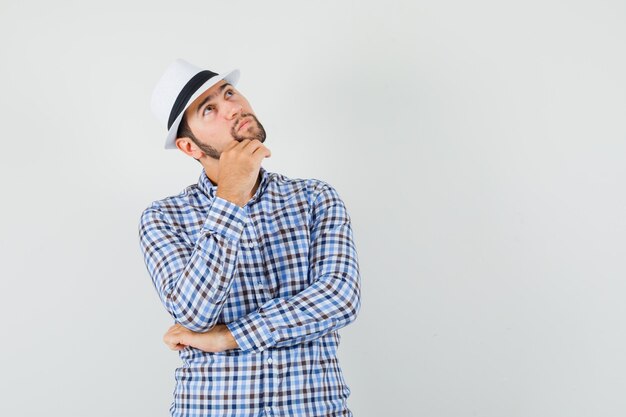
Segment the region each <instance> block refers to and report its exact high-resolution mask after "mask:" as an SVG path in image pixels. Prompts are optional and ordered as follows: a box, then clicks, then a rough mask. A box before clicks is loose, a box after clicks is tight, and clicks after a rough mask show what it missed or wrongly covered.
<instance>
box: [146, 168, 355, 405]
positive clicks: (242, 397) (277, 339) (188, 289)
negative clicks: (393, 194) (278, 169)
mask: <svg viewBox="0 0 626 417" xmlns="http://www.w3.org/2000/svg"><path fill="white" fill-rule="evenodd" d="M260 174H261V182H260V185H259V187H258V188H257V191H256V193H255V195H254V196H253V198H252V199H251V200H250V201H249V202H248V203H247V204H246V205H245V206H244V207H240V206H238V205H236V204H234V203H232V202H230V201H228V200H225V199H222V198H220V197H216V196H215V192H216V190H217V186H216V185H214V184H213V183H212V182H211V181H210V180H209V178H208V177H207V176H206V174H205V172H204V170H203V171H202V172H201V174H200V179H199V181H198V183H197V184H192V185H190V186H188V187H187V188H185V189H184V190H183V191H182V192H181V193H180V194H178V195H176V196H172V197H167V198H164V199H162V200H158V201H154V202H153V203H152V204H151V205H150V206H149V207H148V208H146V209H145V210H144V211H143V213H142V215H141V219H140V224H139V239H140V246H141V249H142V251H143V255H144V260H145V263H146V267H147V269H148V272H149V274H150V277H151V278H152V283H153V284H154V287H155V289H156V290H157V293H158V295H159V298H160V300H161V302H162V303H163V305H164V306H165V308H166V309H167V311H168V312H169V313H170V315H171V316H172V317H173V318H174V320H175V322H177V323H180V324H182V325H183V326H185V327H187V328H188V329H191V330H193V331H196V332H206V331H208V330H210V329H211V328H212V327H213V326H214V325H215V324H217V323H224V324H226V325H227V326H228V328H229V329H230V331H231V332H232V334H233V336H234V338H235V340H236V342H237V344H238V345H239V348H237V349H231V350H226V351H224V352H219V353H210V352H204V351H202V350H199V349H196V348H193V347H190V346H188V347H185V348H184V349H182V350H180V351H179V355H180V358H181V359H182V361H183V366H182V367H179V368H176V370H175V381H176V386H175V389H174V400H173V402H172V405H171V407H170V413H171V415H172V416H197V417H199V416H220V417H226V416H233V417H234V416H238V417H243V416H246V417H247V416H255V417H256V416H268V417H273V416H325V417H328V416H352V412H351V411H350V410H349V409H348V406H347V404H346V401H347V398H348V396H349V395H350V389H349V388H348V386H347V384H346V382H345V380H344V377H343V374H342V371H341V368H340V366H339V362H338V360H337V356H336V352H337V347H338V345H339V340H340V335H339V333H338V330H339V329H340V328H342V327H344V326H346V325H347V324H349V323H351V322H352V321H354V320H355V318H356V317H357V314H358V312H359V310H360V304H361V303H360V297H361V294H360V288H361V278H360V274H359V266H358V260H357V253H356V248H355V245H354V242H353V235H352V228H351V221H350V217H349V216H348V213H347V211H346V207H345V205H344V203H343V201H342V200H341V198H340V197H339V195H338V193H337V191H336V190H335V189H334V188H333V187H332V186H331V185H329V184H328V183H326V182H324V181H322V180H318V179H290V178H287V177H285V176H284V175H281V174H277V173H270V172H268V171H267V170H265V169H264V168H263V167H261V168H260Z"/></svg>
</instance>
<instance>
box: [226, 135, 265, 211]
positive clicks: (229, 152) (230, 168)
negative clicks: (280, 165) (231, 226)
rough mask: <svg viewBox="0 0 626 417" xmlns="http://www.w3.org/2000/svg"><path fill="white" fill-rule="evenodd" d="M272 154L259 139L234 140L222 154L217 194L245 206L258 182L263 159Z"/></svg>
mask: <svg viewBox="0 0 626 417" xmlns="http://www.w3.org/2000/svg"><path fill="white" fill-rule="evenodd" d="M271 154H272V153H271V151H270V150H269V149H268V148H267V147H266V146H265V145H263V143H261V142H260V141H259V140H257V139H244V140H242V141H241V142H238V141H233V142H232V143H231V144H229V145H228V146H227V147H226V149H224V151H222V154H221V156H220V160H219V174H218V179H217V191H216V193H215V195H216V196H217V197H221V198H223V199H225V200H228V201H231V202H233V203H235V204H237V205H238V206H241V207H243V206H244V205H245V204H246V203H247V202H248V200H249V199H250V194H251V190H252V189H253V188H254V185H255V184H256V181H257V178H258V175H259V170H260V168H261V161H262V160H263V158H269V157H270V156H271Z"/></svg>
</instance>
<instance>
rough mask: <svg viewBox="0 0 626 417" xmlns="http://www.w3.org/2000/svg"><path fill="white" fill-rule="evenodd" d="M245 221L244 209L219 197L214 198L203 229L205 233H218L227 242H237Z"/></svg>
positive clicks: (246, 219)
mask: <svg viewBox="0 0 626 417" xmlns="http://www.w3.org/2000/svg"><path fill="white" fill-rule="evenodd" d="M247 221H248V212H247V211H246V209H244V208H243V207H240V206H238V205H237V204H235V203H233V202H231V201H228V200H226V199H223V198H221V197H215V198H214V199H213V201H212V202H211V207H210V208H209V214H208V215H207V218H206V221H205V222H204V226H203V228H204V230H205V231H206V232H211V233H218V234H220V235H222V236H224V237H226V238H227V239H228V240H239V239H240V238H241V234H242V233H243V228H244V227H245V224H246V222H247Z"/></svg>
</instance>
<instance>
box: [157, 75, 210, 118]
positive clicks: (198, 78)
mask: <svg viewBox="0 0 626 417" xmlns="http://www.w3.org/2000/svg"><path fill="white" fill-rule="evenodd" d="M216 75H217V74H216V73H214V72H212V71H209V70H204V71H200V72H199V73H197V74H196V75H194V76H193V77H191V79H190V80H189V81H187V84H185V86H184V87H183V89H182V90H180V93H178V97H176V101H175V102H174V105H173V106H172V111H170V117H169V120H168V121H167V130H170V128H171V127H172V125H173V124H174V120H176V118H177V117H178V115H179V114H180V113H181V112H182V111H183V109H184V107H185V104H186V103H187V101H189V98H190V97H191V96H193V94H194V93H195V92H196V91H198V88H200V87H201V86H202V84H204V83H205V82H206V81H207V80H209V79H211V78H213V77H215V76H216Z"/></svg>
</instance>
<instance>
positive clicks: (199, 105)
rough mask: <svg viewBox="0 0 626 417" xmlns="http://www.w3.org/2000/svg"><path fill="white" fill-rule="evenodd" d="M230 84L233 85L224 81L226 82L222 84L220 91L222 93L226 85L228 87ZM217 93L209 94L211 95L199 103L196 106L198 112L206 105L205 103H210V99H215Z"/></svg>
mask: <svg viewBox="0 0 626 417" xmlns="http://www.w3.org/2000/svg"><path fill="white" fill-rule="evenodd" d="M229 85H231V84H230V83H224V84H222V85H221V86H220V91H219V92H220V93H221V92H222V91H224V89H225V88H226V87H228V86H229ZM216 95H217V94H211V95H209V96H206V97H205V98H204V100H202V101H201V102H200V104H198V107H196V113H198V112H199V111H200V109H201V108H202V107H204V105H205V104H206V103H208V102H209V101H211V100H213V99H214V98H215V96H216Z"/></svg>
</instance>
